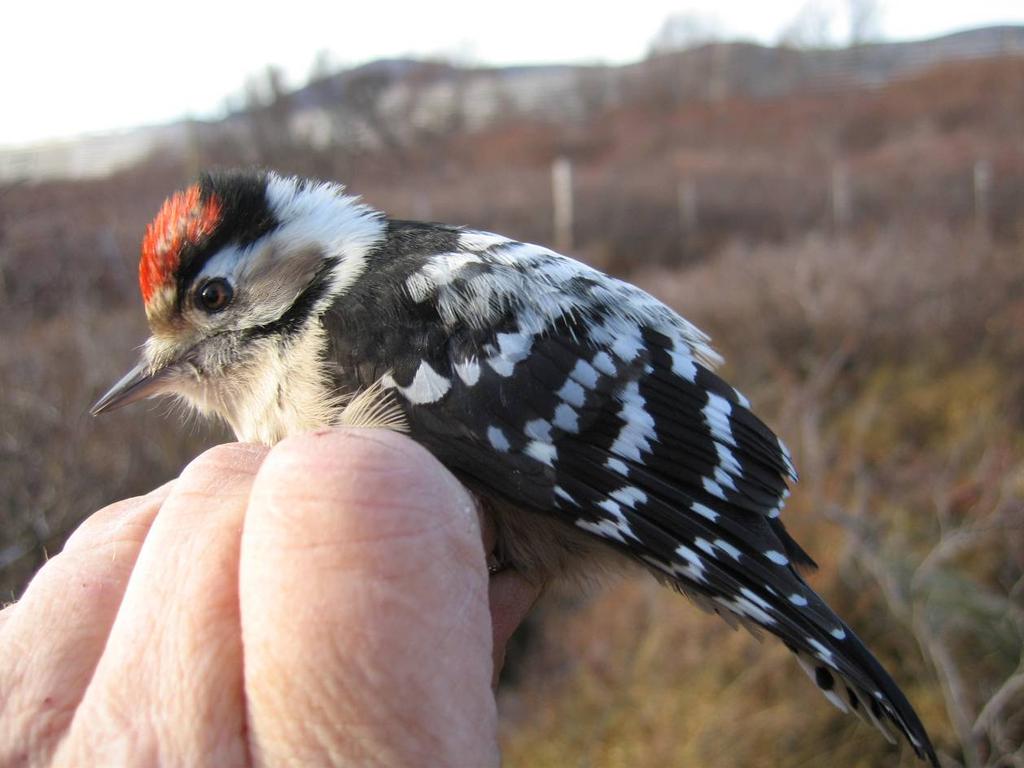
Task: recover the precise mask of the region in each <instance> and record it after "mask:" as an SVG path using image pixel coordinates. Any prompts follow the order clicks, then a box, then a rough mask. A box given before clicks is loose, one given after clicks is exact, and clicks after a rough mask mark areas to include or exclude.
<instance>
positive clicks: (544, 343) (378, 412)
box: [92, 172, 938, 766]
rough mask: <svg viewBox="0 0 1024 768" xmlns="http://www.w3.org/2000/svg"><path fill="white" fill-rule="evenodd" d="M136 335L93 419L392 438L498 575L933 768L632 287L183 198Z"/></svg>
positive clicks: (215, 195)
mask: <svg viewBox="0 0 1024 768" xmlns="http://www.w3.org/2000/svg"><path fill="white" fill-rule="evenodd" d="M139 283H140V287H141V291H142V297H143V300H144V301H145V308H146V317H147V319H148V321H149V326H150V329H151V331H152V334H151V336H150V337H149V339H148V341H147V342H146V344H145V348H144V351H143V354H142V360H141V361H140V362H139V364H138V365H137V366H136V367H135V368H134V369H133V370H132V371H131V372H130V373H128V374H127V375H126V376H125V377H124V378H123V379H121V380H120V381H119V382H118V383H117V384H115V385H114V387H113V388H112V389H111V390H110V391H109V392H107V394H105V395H104V396H103V397H102V398H101V399H100V400H99V401H98V402H97V403H96V405H95V406H93V409H92V412H93V413H94V414H99V413H102V412H104V411H109V410H113V409H114V408H118V407H120V406H123V405H127V404H128V403H131V402H134V401H137V400H140V399H142V398H146V397H153V396H157V395H172V396H174V397H176V398H178V399H179V400H181V401H183V402H185V403H186V404H188V405H189V406H191V407H192V408H194V409H196V410H197V411H199V412H200V413H202V414H205V415H208V416H211V417H218V418H220V419H223V420H224V421H226V422H227V423H228V424H229V425H230V426H231V428H232V429H233V430H234V432H235V434H236V435H237V436H238V439H239V440H243V441H249V442H259V443H266V444H273V443H275V442H277V441H279V440H281V439H282V438H284V437H286V436H288V435H291V434H295V433H298V432H302V431H304V430H308V429H312V428H316V427H322V426H325V425H337V424H347V425H353V426H376V427H384V428H390V429H395V430H400V431H403V432H406V433H408V434H409V435H410V436H411V437H412V438H413V439H414V440H416V441H418V442H419V443H421V444H422V445H424V446H425V447H426V448H427V449H428V450H430V451H431V452H432V453H433V454H434V455H435V456H436V457H437V458H438V459H439V460H440V461H441V462H442V463H443V464H444V465H445V466H447V467H448V469H450V470H451V471H452V472H453V473H454V474H455V475H456V476H457V477H458V478H459V479H460V480H461V481H462V482H463V483H464V484H465V485H466V486H467V487H468V488H470V489H471V490H472V491H473V492H474V493H476V494H477V496H478V497H479V498H480V499H481V501H482V503H484V504H485V505H486V506H487V507H488V508H489V509H490V510H491V512H492V513H493V516H494V520H495V526H496V529H497V534H498V543H497V549H496V554H497V557H498V558H499V561H500V562H501V563H502V564H503V566H504V567H509V568H515V569H517V570H519V571H521V572H522V573H524V574H525V575H527V576H529V577H531V578H534V579H537V580H548V579H552V578H558V577H563V576H566V575H579V574H581V573H583V572H585V571H587V570H588V569H591V570H594V569H595V566H596V565H599V564H600V563H606V562H607V561H608V560H609V559H611V560H617V561H622V562H627V563H628V562H632V563H634V564H638V565H639V566H641V567H643V568H645V569H647V570H648V571H650V572H651V573H652V574H653V575H654V576H655V577H656V578H658V579H659V580H660V581H662V582H665V583H667V584H670V585H671V586H673V587H675V588H677V589H678V590H680V591H681V592H684V593H685V594H687V595H689V596H690V597H691V598H692V599H693V600H694V601H695V602H696V603H697V604H698V605H700V606H701V607H703V608H706V609H708V610H710V611H714V612H716V613H718V614H720V615H721V616H722V617H723V618H725V619H726V620H728V621H729V622H730V623H733V624H736V623H738V624H742V625H744V626H746V627H748V628H749V629H751V630H752V631H755V632H756V631H758V630H765V631H767V632H768V633H770V634H772V635H775V636H777V637H778V638H779V639H781V640H782V642H783V643H785V644H786V646H787V647H788V648H789V649H790V650H791V651H792V652H793V653H794V654H796V656H797V660H798V661H799V663H800V665H801V666H802V667H803V668H804V670H805V671H806V672H807V673H808V674H809V675H810V677H811V679H812V680H813V681H814V682H815V683H816V684H817V686H818V687H819V688H820V689H821V691H822V692H823V693H824V695H825V696H826V697H827V698H828V699H829V701H831V702H832V703H833V704H834V705H835V706H837V707H838V708H839V709H841V710H843V711H844V712H847V711H851V710H852V711H853V712H854V713H855V714H857V715H859V716H860V717H861V718H862V719H864V720H865V721H867V722H870V723H872V724H874V725H875V726H876V727H878V728H879V730H881V732H882V733H883V734H884V735H885V736H886V737H887V738H888V739H889V740H890V741H893V740H894V735H895V734H902V735H903V736H904V737H905V738H906V740H907V741H908V742H909V743H910V745H911V747H912V748H913V750H914V752H915V753H916V754H917V756H918V757H920V758H922V759H924V760H927V761H928V762H930V763H931V764H932V765H935V766H937V765H938V761H937V759H936V756H935V752H934V750H933V748H932V745H931V743H930V742H929V739H928V736H927V734H926V733H925V730H924V727H923V726H922V725H921V722H920V720H919V719H918V717H917V715H916V714H915V713H914V710H913V708H912V707H911V706H910V704H909V703H908V702H907V700H906V698H905V697H904V695H903V694H902V693H901V691H900V689H899V688H898V687H897V685H896V683H895V682H893V680H892V678H891V677H890V676H889V675H888V673H886V671H885V670H884V669H883V668H882V666H881V665H880V664H879V663H878V661H876V660H875V658H874V656H872V654H871V653H870V652H869V651H868V649H867V648H866V647H865V646H864V645H863V643H861V641H860V640H859V639H858V638H857V636H856V635H855V634H854V633H853V631H852V630H851V629H850V628H849V627H848V626H847V625H846V624H845V623H844V622H843V621H842V620H841V619H840V618H839V617H838V616H837V615H836V614H835V613H834V612H833V611H832V610H831V609H830V608H829V607H828V605H826V603H825V602H824V600H822V598H821V597H819V596H818V595H817V593H815V592H814V591H813V590H812V589H811V588H810V587H809V586H808V584H807V582H806V581H805V580H804V578H803V576H802V575H801V572H800V570H799V569H801V568H813V567H814V561H813V560H812V559H811V558H810V556H809V555H808V554H807V553H806V552H804V550H803V549H802V548H801V547H800V545H799V544H797V542H796V541H794V540H793V538H791V537H790V535H789V534H788V533H787V531H786V528H785V526H784V525H783V523H782V520H781V518H780V513H781V511H782V507H783V504H784V502H785V499H786V497H787V496H788V495H789V491H788V488H787V483H788V481H795V480H796V471H795V470H794V468H793V464H792V461H791V459H790V454H789V452H788V451H787V450H786V448H785V446H784V445H783V444H782V442H781V441H780V440H779V439H778V438H777V437H776V436H775V435H774V434H773V433H772V431H771V430H770V429H768V427H766V426H765V425H764V423H762V422H761V420H760V419H758V418H757V416H755V415H754V414H753V412H752V411H751V410H750V403H749V402H748V401H747V399H746V398H745V397H744V396H743V395H741V394H740V393H739V392H738V391H737V390H735V389H733V387H731V386H730V385H729V384H727V383H726V382H725V381H723V380H722V379H721V378H719V377H718V376H717V375H716V374H715V373H714V369H715V367H716V366H717V365H718V363H720V362H721V358H720V357H719V355H718V354H717V353H716V352H715V351H714V350H713V349H712V348H711V346H710V344H709V338H708V337H707V336H706V335H705V334H704V333H702V332H701V331H700V330H699V329H697V328H696V327H695V326H693V325H692V324H691V323H689V322H688V321H686V320H685V319H683V318H682V317H680V316H679V315H678V314H676V313H675V312H674V311H672V310H671V309H669V308H668V307H666V306H665V305H664V304H662V303H661V302H659V301H657V300H656V299H654V298H653V297H651V296H650V295H648V294H647V293H645V292H643V291H642V290H640V289H639V288H637V287H635V286H633V285H630V284H628V283H625V282H622V281H620V280H616V279H614V278H612V277H609V276H607V275H604V274H602V273H600V272H598V271H596V270H593V269H591V268H589V267H587V266H585V265H583V264H581V263H579V262H577V261H574V260H573V259H570V258H567V257H566V256H563V255H560V254H558V253H554V252H553V251H550V250H548V249H547V248H543V247H540V246H536V245H530V244H528V243H521V242H516V241H515V240H512V239H509V238H507V237H502V236H500V235H496V234H491V233H489V232H479V231H473V230H468V229H464V228H461V227H455V226H447V225H443V224H425V223H419V222H411V221H400V220H395V219H389V218H387V217H386V216H385V215H384V214H382V213H380V212H378V211H375V210H373V209H371V208H369V207H368V206H366V205H363V204H361V203H360V202H358V200H357V199H356V198H354V197H351V196H348V195H347V194H346V193H345V190H344V188H343V187H342V186H341V185H338V184H333V183H325V182H320V181H314V180H309V179H302V178H295V177H285V176H281V175H278V174H275V173H272V172H231V173H216V174H206V175H203V176H202V177H201V178H200V180H199V181H198V182H197V183H196V184H194V185H192V186H190V187H188V188H187V189H185V190H184V191H181V192H178V193H177V194H175V195H173V196H172V197H170V198H169V199H168V200H167V201H166V202H165V203H164V205H163V207H162V208H161V210H160V212H159V213H158V214H157V216H156V218H155V219H154V220H153V222H152V223H151V224H150V225H149V227H148V228H147V229H146V233H145V237H144V239H143V243H142V258H141V261H140V263H139Z"/></svg>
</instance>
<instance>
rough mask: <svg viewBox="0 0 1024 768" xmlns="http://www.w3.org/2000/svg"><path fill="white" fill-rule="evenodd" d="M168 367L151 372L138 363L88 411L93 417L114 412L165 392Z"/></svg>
mask: <svg viewBox="0 0 1024 768" xmlns="http://www.w3.org/2000/svg"><path fill="white" fill-rule="evenodd" d="M170 369H171V367H170V366H164V367H163V368H159V369H157V370H155V371H154V370H151V369H150V368H149V366H148V365H146V363H139V364H138V365H137V366H135V367H134V368H132V369H131V370H130V371H129V372H128V373H127V374H125V376H124V378H122V379H121V380H120V381H119V382H117V384H115V385H114V386H112V387H111V388H110V391H109V392H107V394H105V395H104V396H103V397H101V398H100V399H99V400H97V401H96V404H95V405H93V407H92V408H90V409H89V413H90V414H92V415H93V416H99V415H100V414H101V413H106V412H107V411H114V410H117V409H118V408H121V407H123V406H125V405H129V404H130V403H134V402H137V401H139V400H142V399H144V398H147V397H152V396H153V395H159V394H161V393H162V392H165V391H166V389H165V386H164V385H165V382H166V380H167V378H168V374H169V373H170Z"/></svg>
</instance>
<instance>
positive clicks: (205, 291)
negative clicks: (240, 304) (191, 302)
mask: <svg viewBox="0 0 1024 768" xmlns="http://www.w3.org/2000/svg"><path fill="white" fill-rule="evenodd" d="M234 295H235V292H234V290H233V289H232V288H231V283H229V282H228V281H227V280H225V279H223V278H220V277H215V278H213V279H212V280H207V281H206V282H205V283H204V284H203V286H202V288H200V289H199V291H198V292H197V293H196V304H197V305H199V308H200V309H202V310H204V311H206V312H220V311H221V310H222V309H224V307H226V306H227V305H228V304H230V303H231V298H232V297H233V296H234Z"/></svg>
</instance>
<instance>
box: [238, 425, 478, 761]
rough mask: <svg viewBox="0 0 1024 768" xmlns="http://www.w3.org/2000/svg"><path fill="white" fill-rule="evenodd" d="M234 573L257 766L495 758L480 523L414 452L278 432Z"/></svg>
mask: <svg viewBox="0 0 1024 768" xmlns="http://www.w3.org/2000/svg"><path fill="white" fill-rule="evenodd" d="M240 585H241V586H240V600H241V612H242V633H243V642H244V646H245V649H246V650H245V685H246V692H247V695H248V701H249V726H250V734H251V737H250V738H251V739H252V745H251V746H252V755H253V758H254V761H255V763H256V764H277V763H280V762H282V761H285V760H288V759H290V760H295V761H297V762H299V763H311V764H313V763H315V764H344V765H349V764H352V765H375V764H382V765H478V766H484V765H491V764H494V763H495V762H496V759H497V747H496V710H495V704H494V698H493V695H492V693H491V687H490V682H491V621H490V615H489V608H488V599H487V588H488V584H487V571H486V568H485V566H484V553H483V547H482V545H481V536H480V527H479V522H478V519H477V514H476V510H475V506H474V504H473V502H472V500H471V498H470V497H469V495H468V494H467V493H466V491H465V490H464V489H463V488H462V487H461V485H459V483H458V482H457V481H456V480H455V478H454V477H452V475H451V474H450V473H448V471H447V470H445V469H444V468H443V467H442V466H441V465H440V464H439V463H438V462H437V461H436V460H435V459H434V458H433V457H432V456H431V455H430V454H429V453H427V451H426V450H425V449H423V448H422V447H420V446H418V445H416V444H415V443H413V442H412V441H410V440H409V439H407V438H405V437H402V436H401V435H397V434H395V433H390V432H380V431H376V430H351V431H340V430H337V431H323V432H319V433H313V434H309V435H304V436H301V437H298V438H292V439H290V440H287V441H285V442H284V443H282V444H280V445H279V446H278V447H277V448H275V449H274V450H273V451H272V452H271V454H270V455H269V456H268V458H267V460H266V462H265V463H264V465H263V467H262V468H261V470H260V473H259V475H258V476H257V478H256V482H255V484H254V486H253V491H252V497H251V502H250V507H249V511H248V514H247V515H246V522H245V530H244V532H243V535H242V552H241V582H240Z"/></svg>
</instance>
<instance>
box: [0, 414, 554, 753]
mask: <svg viewBox="0 0 1024 768" xmlns="http://www.w3.org/2000/svg"><path fill="white" fill-rule="evenodd" d="M484 528H485V530H484V531H483V532H482V531H481V524H480V519H479V516H478V514H477V511H476V507H475V505H474V503H473V501H472V499H471V498H470V496H469V495H468V493H467V492H466V491H465V490H464V489H463V488H462V486H461V485H460V484H459V483H458V482H457V481H456V480H455V479H454V478H453V477H452V476H451V475H450V474H449V473H448V472H447V471H446V470H445V469H444V468H443V467H441V465H440V464H438V463H437V461H436V460H435V459H434V458H433V457H432V456H430V454H428V453H427V451H425V450H424V449H423V448H421V447H420V446H418V445H416V444H415V443H413V442H412V441H410V440H408V439H406V438H404V437H402V436H400V435H397V434H394V433H390V432H382V431H376V430H349V431H344V430H323V431H320V432H315V433H310V434H307V435H303V436H300V437H296V438H292V439H289V440H286V441H284V442H283V443H281V444H279V445H278V446H276V447H275V448H273V449H267V448H264V447H260V446H252V445H242V444H232V445H224V446H219V447H217V448H213V449H211V450H209V451H207V452H206V453H204V454H203V455H202V456H200V457H199V458H198V459H196V460H195V461H194V462H192V463H191V464H190V465H189V466H188V467H186V469H185V470H184V471H183V472H182V474H181V476H180V477H179V478H178V479H177V480H175V481H173V482H172V483H168V484H167V485H165V486H163V487H162V488H159V489H157V490H155V491H153V492H152V493H150V494H149V495H147V496H144V497H140V498H136V499H129V500H126V501H122V502H119V503H117V504H113V505H111V506H109V507H107V508H105V509H103V510H101V511H99V512H97V513H95V514H94V515H92V516H91V517H90V518H88V519H87V520H86V521H85V522H84V523H83V524H82V526H81V527H80V528H79V529H78V530H77V531H76V532H75V533H74V534H73V535H72V537H71V538H70V539H69V540H68V542H67V544H66V546H65V547H64V550H63V551H62V552H61V553H60V554H59V555H57V556H56V557H54V558H52V559H51V560H50V561H49V562H47V564H46V565H45V566H44V567H43V568H42V569H41V570H40V571H39V573H38V574H37V575H36V577H35V578H34V579H33V581H32V583H31V584H30V585H29V587H28V589H27V590H26V592H25V595H24V596H23V597H22V599H21V600H20V601H19V602H18V603H16V604H14V605H11V606H8V607H7V608H5V609H3V610H2V611H0V765H5V766H6V765H33V766H48V765H72V766H76V765H154V764H161V765H217V766H235V765H239V766H245V765H291V764H303V765H305V764H316V765H359V766H405V765H409V766H435V765H436V766H472V767H473V768H477V767H478V766H486V765H495V764H497V762H498V750H497V741H496V711H495V703H494V696H493V692H492V679H496V676H497V673H496V671H495V670H496V669H498V668H500V663H501V659H502V658H503V649H504V644H505V642H506V641H507V639H508V637H509V635H511V633H512V631H513V630H514V629H515V627H516V626H518V624H519V623H520V622H521V621H522V619H523V618H524V617H525V615H526V613H527V611H528V610H529V608H530V606H531V605H532V603H533V601H534V600H535V598H536V596H537V590H536V588H535V587H533V586H531V585H530V584H529V583H527V582H526V581H525V580H524V579H522V577H520V576H518V575H517V574H515V573H513V572H502V573H499V574H497V575H496V576H494V577H492V578H490V579H488V573H487V569H486V565H485V547H492V546H493V534H490V535H489V534H488V532H487V531H486V525H485V526H484ZM482 540H483V541H484V542H485V543H484V545H482V544H481V541H482ZM492 614H493V615H492ZM492 634H493V637H492ZM495 660H496V663H495Z"/></svg>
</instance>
